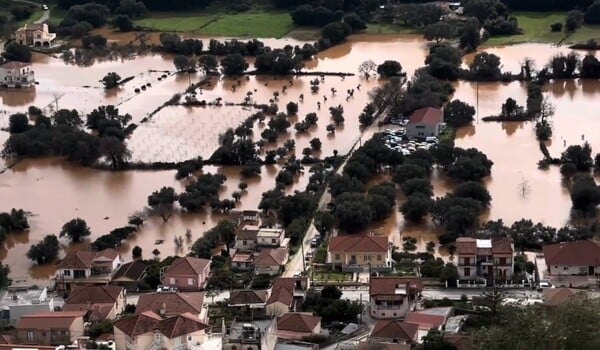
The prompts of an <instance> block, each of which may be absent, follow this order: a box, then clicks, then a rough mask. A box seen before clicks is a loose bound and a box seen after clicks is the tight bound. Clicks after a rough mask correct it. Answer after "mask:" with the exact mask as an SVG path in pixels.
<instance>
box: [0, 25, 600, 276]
mask: <svg viewBox="0 0 600 350" xmlns="http://www.w3.org/2000/svg"><path fill="white" fill-rule="evenodd" d="M123 40H125V39H123ZM288 43H291V44H294V43H295V42H294V41H290V40H286V41H276V40H269V41H267V42H266V44H267V45H271V46H273V47H279V46H283V45H286V44H288ZM483 50H486V51H489V52H493V53H495V54H497V55H499V56H500V57H501V58H502V61H503V63H504V66H505V69H509V70H512V71H518V63H519V62H521V61H522V59H523V58H524V56H523V55H525V54H527V53H531V54H535V57H532V58H534V60H536V61H537V66H538V67H541V66H543V64H545V63H546V62H547V60H548V59H549V58H550V57H551V56H552V55H554V54H555V53H557V52H565V49H564V48H558V49H557V48H553V47H550V46H546V45H537V44H531V45H529V44H528V45H516V46H510V47H498V48H484V49H483ZM426 53H427V43H426V42H425V41H423V40H422V39H421V38H420V37H418V36H372V35H357V36H353V37H351V38H350V40H348V42H346V43H344V44H342V45H339V46H336V47H334V48H332V49H329V50H326V51H324V52H322V53H320V54H319V55H318V56H317V57H316V58H315V59H314V60H312V61H309V62H307V63H306V69H307V70H311V71H330V72H339V71H343V72H350V73H356V71H357V67H358V65H359V64H360V63H361V62H362V61H364V60H366V59H372V60H374V61H375V62H377V63H381V62H383V61H384V60H386V59H394V60H398V61H400V62H401V64H402V66H403V69H404V70H405V71H406V72H408V74H409V75H411V74H412V73H413V72H414V70H415V69H416V68H418V67H420V66H422V65H423V64H424V59H425V56H426ZM469 59H470V57H469V56H467V57H465V62H468V60H469ZM173 70H174V69H173V64H172V57H170V56H168V55H167V56H161V55H148V56H140V57H136V58H135V59H131V60H121V59H119V60H115V61H103V62H98V63H95V64H94V65H92V66H90V67H78V66H74V65H70V64H65V63H64V62H63V61H62V60H61V59H60V58H58V57H48V56H38V55H35V60H34V71H35V72H36V78H37V80H38V81H39V82H40V84H39V85H38V86H37V87H36V89H35V90H29V91H27V90H21V91H6V90H3V91H0V99H1V101H2V110H3V113H2V114H0V120H1V122H0V125H1V126H3V127H4V126H6V123H7V119H8V115H10V114H11V113H14V112H17V111H24V110H26V108H27V107H28V106H30V105H36V106H40V107H46V108H47V109H48V110H50V109H55V108H56V107H57V106H58V108H74V109H77V110H78V111H80V112H82V113H88V112H90V111H91V110H92V109H93V108H95V107H96V106H98V105H102V104H115V105H118V106H119V108H120V109H121V111H123V112H127V113H130V114H132V115H133V116H134V121H135V122H139V121H141V120H142V119H143V118H144V117H146V116H148V115H149V114H150V113H151V112H152V111H154V110H155V109H156V108H157V107H158V106H160V105H161V104H162V103H164V102H165V101H166V100H168V99H169V98H170V97H171V96H173V95H174V94H175V93H178V92H182V91H184V90H185V89H186V87H187V86H188V84H189V82H190V81H191V82H195V81H198V80H199V79H201V78H202V77H200V76H197V75H190V76H188V75H173V74H171V72H172V71H173ZM111 71H115V72H117V73H119V74H120V75H121V76H134V79H133V80H132V81H130V82H129V83H127V84H125V85H124V86H122V87H120V88H118V89H116V90H113V91H109V92H106V91H104V90H103V89H102V87H101V84H100V83H99V80H100V79H101V78H102V77H103V76H104V75H105V74H106V73H108V72H111ZM168 71H171V72H168ZM167 72H168V73H167ZM159 78H160V80H159ZM311 79H314V77H278V78H277V79H275V77H269V76H252V77H249V78H248V79H247V80H246V79H245V78H244V79H241V80H240V81H239V82H238V81H237V80H234V79H221V80H215V81H213V82H212V83H211V85H210V86H207V87H206V88H204V89H203V97H202V98H203V99H206V100H207V101H212V100H214V99H216V98H218V97H221V98H222V99H223V100H224V101H228V102H233V103H239V102H242V101H243V99H244V97H246V95H247V93H248V92H251V93H252V97H253V99H254V100H255V101H256V102H259V103H267V102H268V101H269V100H270V99H273V98H274V95H273V93H274V92H275V91H277V92H278V93H279V97H278V98H277V101H276V102H277V104H278V105H279V109H280V111H281V110H285V105H286V104H287V103H288V102H290V101H293V102H298V101H299V97H300V94H303V95H304V102H303V103H299V113H298V116H297V117H292V119H291V120H290V121H291V122H292V125H293V124H294V123H295V122H296V121H299V120H301V119H303V117H304V115H305V114H307V113H309V112H316V113H317V114H318V117H319V121H318V125H317V126H315V127H313V128H312V129H311V130H309V132H308V133H305V134H296V133H295V130H293V127H292V128H290V129H289V132H288V134H287V135H284V136H282V137H280V138H279V140H278V143H277V144H278V145H281V144H283V142H285V140H287V139H290V138H291V139H294V140H295V141H296V154H297V155H298V156H300V155H301V152H302V149H303V148H304V147H308V145H309V141H310V140H311V139H312V138H313V137H319V138H320V139H321V141H322V143H323V148H322V151H321V154H322V155H323V156H326V155H330V154H331V153H332V152H333V150H338V151H339V152H340V153H341V154H344V153H345V152H347V151H348V149H349V148H350V146H351V145H352V144H353V143H354V142H356V140H357V138H358V136H359V134H360V131H359V126H358V120H357V119H358V118H357V117H358V115H359V114H360V112H361V110H362V108H363V106H364V105H365V103H366V102H367V100H368V95H367V91H368V90H370V89H372V88H373V87H376V86H378V85H379V84H380V82H378V81H375V80H371V81H365V80H363V79H362V78H360V77H358V76H352V77H346V78H344V79H342V78H340V77H326V78H325V80H324V81H323V82H322V84H321V87H320V91H319V93H317V94H311V92H310V83H309V81H310V80H311ZM148 83H150V86H149V87H148V88H147V89H146V90H145V91H143V92H141V93H139V94H137V93H135V92H134V89H135V88H136V87H140V86H142V85H147V84H148ZM359 84H360V91H359V90H358V86H359ZM234 86H235V90H234ZM284 86H286V88H285V89H284ZM455 87H456V93H455V95H454V98H459V99H461V100H463V101H466V102H468V103H470V104H472V105H474V106H475V105H477V107H478V116H479V117H483V116H485V115H489V114H494V113H497V112H498V111H499V110H500V106H501V104H502V103H503V102H504V100H505V99H506V98H507V97H513V98H515V99H516V100H517V101H518V102H519V103H521V104H523V103H524V102H525V98H526V92H525V87H524V86H523V85H521V84H520V83H510V84H501V83H493V84H479V86H477V84H474V83H463V82H459V83H457V84H456V85H455ZM332 88H334V89H336V90H337V93H336V94H332V92H331V89H332ZM348 89H355V93H354V97H353V98H351V99H348V100H346V91H347V90H348ZM477 94H479V97H478V98H477ZM546 94H548V96H550V98H551V101H552V102H553V103H554V105H555V106H556V114H555V116H554V117H553V120H552V122H553V126H554V136H553V139H552V140H551V141H549V142H548V146H549V149H550V152H551V153H553V155H555V156H558V155H559V154H560V152H562V150H563V142H562V140H567V145H569V144H575V143H578V142H580V141H579V140H580V138H581V134H582V133H585V130H598V129H597V127H598V126H600V125H598V124H600V112H595V110H597V109H594V108H593V103H594V102H593V101H594V100H595V99H597V98H598V97H599V94H600V84H599V83H598V82H597V81H570V82H553V83H552V84H549V85H548V86H547V88H546ZM324 97H326V98H327V101H325V98H324ZM317 102H320V103H321V105H322V106H321V109H320V110H319V109H318V103H317ZM338 104H341V105H342V106H343V107H344V112H345V113H344V116H345V118H346V122H345V123H344V126H343V128H341V129H339V130H337V131H336V133H335V134H334V135H329V134H328V133H327V132H326V130H325V127H326V125H327V124H329V123H330V122H331V121H330V118H329V111H328V108H329V107H331V106H336V105H338ZM251 113H253V111H252V110H247V109H243V108H240V107H207V108H196V107H195V108H189V107H188V108H186V107H182V106H172V107H167V108H164V109H162V110H161V111H160V112H159V113H157V114H156V115H154V116H153V118H152V119H151V121H150V122H148V123H143V124H140V127H139V128H138V130H136V132H134V134H133V136H132V137H131V139H130V140H129V146H130V149H131V150H132V153H133V158H134V160H135V159H137V160H143V161H148V160H181V159H186V158H191V157H190V155H192V156H198V155H201V156H202V157H204V158H207V157H209V156H210V154H212V152H213V151H214V150H215V149H216V147H217V146H218V135H219V134H220V133H221V132H223V131H224V130H225V129H226V128H228V127H235V126H237V125H238V124H239V123H240V122H241V121H243V120H244V119H245V118H246V117H247V116H249V115H250V114H251ZM294 118H295V119H294ZM296 119H297V120H296ZM264 127H265V126H264V125H259V124H257V125H255V129H254V137H255V138H256V137H259V136H258V135H260V131H261V130H262V129H263V128H264ZM585 136H586V140H588V141H589V142H590V144H591V145H592V147H593V148H594V149H596V150H598V149H600V148H599V146H600V139H598V138H600V136H598V134H597V133H595V134H591V133H590V134H589V135H585ZM7 137H8V134H7V133H6V132H0V141H2V142H4V141H5V140H6V138H7ZM456 144H457V146H459V147H476V148H478V149H480V150H482V151H483V152H484V153H486V154H487V155H488V157H489V158H490V159H491V160H493V161H494V167H493V169H492V176H491V177H490V178H489V179H486V181H485V183H486V186H487V187H488V189H489V191H490V194H491V195H492V198H493V200H492V205H491V207H490V209H489V210H488V211H487V212H486V213H485V214H484V216H485V218H484V219H499V218H501V219H503V220H504V221H505V223H507V224H510V223H512V222H513V221H515V220H518V219H520V218H522V217H525V218H530V219H532V220H534V221H540V222H544V223H545V224H547V225H552V226H561V225H563V224H565V223H566V222H567V221H568V217H569V210H570V204H571V203H570V199H569V196H568V189H566V188H565V187H564V186H563V185H562V183H561V181H560V174H559V172H558V169H553V168H551V169H550V170H548V171H540V170H538V169H537V166H536V163H537V161H538V160H539V159H541V153H540V151H539V147H538V145H537V142H536V141H535V134H534V131H533V125H532V124H531V123H484V122H480V121H476V122H474V123H473V125H472V126H469V127H465V128H462V129H460V130H458V131H457V140H456ZM269 147H275V146H269ZM267 148H268V147H267ZM517 155H518V156H517ZM203 171H204V172H212V173H215V172H218V173H223V174H225V175H226V176H227V178H228V181H227V183H226V186H225V188H224V189H223V190H222V194H221V197H222V198H229V197H230V196H231V193H232V192H233V191H234V190H236V189H237V184H238V183H239V182H240V181H241V179H240V176H239V169H238V168H235V167H219V168H214V167H204V169H203ZM277 171H278V166H277V165H274V166H270V167H263V171H262V174H261V177H260V179H255V180H250V181H249V188H248V193H247V194H245V195H244V196H243V197H242V200H241V204H240V205H239V207H238V208H240V209H254V208H256V207H257V205H258V202H259V201H260V198H261V194H262V193H263V192H264V191H266V190H269V189H271V188H273V187H274V182H275V180H274V179H275V176H276V174H277ZM305 174H308V172H307V171H305ZM307 180H308V176H307V175H305V176H300V177H299V178H298V179H297V183H295V184H294V185H293V186H290V187H289V188H288V192H290V193H291V192H292V191H293V190H302V189H304V187H305V185H306V182H307ZM433 185H434V192H435V195H436V196H442V195H444V194H445V193H446V192H448V191H449V190H451V189H452V186H453V184H452V183H451V182H450V181H448V179H445V178H443V177H442V176H439V175H437V174H436V175H434V177H433ZM162 186H173V187H174V188H175V189H176V190H177V191H180V190H182V189H183V184H182V183H181V182H179V181H176V180H175V179H174V171H125V172H114V173H113V172H104V171H99V170H93V169H89V168H82V167H78V166H74V165H72V164H68V163H66V162H64V161H62V160H60V159H44V160H27V161H23V162H20V163H19V164H18V165H17V166H15V167H14V168H12V169H9V170H7V171H6V172H5V173H3V174H0V210H8V209H10V208H12V207H16V208H24V209H26V210H28V211H31V212H32V213H33V216H32V217H31V218H30V225H31V230H30V231H29V232H28V233H23V234H14V235H8V238H7V240H6V242H5V243H4V247H2V248H1V249H0V259H1V260H2V261H3V263H4V264H9V265H10V267H11V276H12V277H13V278H30V279H33V280H35V281H36V283H44V282H45V281H47V280H48V278H49V277H50V276H52V275H53V273H54V269H55V267H54V265H52V264H50V265H46V266H41V267H38V266H36V265H34V264H32V263H31V262H30V261H28V260H26V258H25V256H24V255H25V252H26V251H27V250H28V249H29V246H30V245H31V244H33V243H37V242H38V241H39V240H40V239H42V238H43V237H44V236H45V235H46V234H50V233H54V234H57V233H58V231H59V230H60V227H61V226H62V224H64V223H65V222H66V221H68V220H70V219H72V218H74V217H81V218H83V219H85V220H86V221H87V222H88V224H89V225H90V227H91V229H92V236H91V237H90V238H89V240H88V241H86V242H83V243H82V244H79V245H70V246H69V245H68V244H67V242H66V241H62V240H61V243H62V244H63V245H64V251H70V250H75V249H86V248H87V246H89V241H90V240H94V239H95V238H97V237H98V236H101V235H103V234H106V233H108V232H109V231H110V230H111V229H114V228H116V227H120V226H123V225H125V224H126V223H127V217H128V216H129V215H131V214H132V213H133V212H135V211H137V210H140V209H142V208H143V207H144V206H145V204H146V199H147V196H148V195H149V194H150V193H151V192H152V191H154V190H156V189H158V188H160V187H162ZM523 188H525V189H526V191H523ZM402 200H403V199H402V197H401V196H400V197H399V200H398V201H399V203H401V201H402ZM220 218H221V217H220V216H218V215H210V214H209V213H200V214H183V213H178V214H176V215H174V216H173V217H172V218H171V219H170V220H169V221H168V222H167V223H166V224H165V223H163V222H162V220H161V219H160V218H151V219H149V220H148V221H147V222H146V223H145V224H144V226H143V227H142V228H141V230H140V231H139V232H138V233H137V234H136V236H135V237H133V238H132V239H130V240H128V241H127V242H125V243H124V245H123V246H122V247H121V248H120V250H121V252H122V253H123V254H124V256H125V257H127V258H128V255H129V254H130V251H131V248H132V247H133V246H135V245H139V246H141V247H142V248H143V254H144V256H145V257H150V256H151V251H152V250H154V249H155V248H157V249H159V250H160V251H161V256H167V255H172V254H175V253H178V254H185V253H186V252H187V250H188V248H189V246H190V244H191V243H192V242H193V240H195V239H197V238H198V237H200V236H201V235H202V234H203V233H204V232H205V231H206V230H208V229H210V228H211V227H212V226H213V225H214V224H215V223H216V222H217V221H218V220H219V219H220ZM372 228H373V229H374V230H376V231H379V232H381V233H384V234H388V235H390V237H391V238H392V240H393V241H394V242H395V244H396V245H398V246H401V236H402V235H408V236H413V237H416V238H418V246H419V247H420V250H421V249H422V250H424V246H425V244H426V243H427V242H429V241H434V242H436V241H437V233H438V232H437V229H436V228H435V227H434V226H433V225H431V224H424V225H420V226H411V225H407V224H405V223H404V221H403V218H402V215H401V214H400V213H398V212H396V213H394V214H393V215H392V216H391V217H390V218H388V219H387V220H385V221H384V222H382V223H377V224H375V225H373V227H372ZM187 229H190V230H191V232H192V236H193V238H192V242H186V243H185V244H184V247H183V251H176V248H175V244H174V243H173V240H174V238H175V237H178V236H183V235H184V234H185V232H186V230H187ZM160 239H162V240H164V243H163V244H161V245H155V244H154V242H155V241H156V240H160ZM63 254H64V252H63Z"/></svg>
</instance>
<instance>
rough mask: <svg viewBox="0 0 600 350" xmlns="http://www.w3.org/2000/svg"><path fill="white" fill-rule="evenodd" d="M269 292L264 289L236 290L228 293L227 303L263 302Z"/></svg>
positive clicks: (265, 300)
mask: <svg viewBox="0 0 600 350" xmlns="http://www.w3.org/2000/svg"><path fill="white" fill-rule="evenodd" d="M268 295H269V293H267V291H266V290H236V291H232V292H231V294H230V295H229V305H247V304H263V303H266V302H267V297H268Z"/></svg>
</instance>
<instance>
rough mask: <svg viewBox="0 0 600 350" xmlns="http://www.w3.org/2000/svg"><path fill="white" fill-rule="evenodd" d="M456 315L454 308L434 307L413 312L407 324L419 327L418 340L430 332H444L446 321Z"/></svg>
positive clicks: (407, 318) (408, 317)
mask: <svg viewBox="0 0 600 350" xmlns="http://www.w3.org/2000/svg"><path fill="white" fill-rule="evenodd" d="M453 314H454V308H453V307H433V308H429V309H424V310H417V311H413V312H411V313H410V314H409V315H408V316H407V317H406V319H405V320H404V321H405V322H408V323H412V324H415V325H417V328H418V332H417V339H418V340H419V341H421V339H422V338H423V337H424V336H426V335H427V333H429V331H430V330H438V331H442V330H444V326H445V325H446V321H448V318H449V317H451V316H452V315H453Z"/></svg>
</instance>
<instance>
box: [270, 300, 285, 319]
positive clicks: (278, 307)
mask: <svg viewBox="0 0 600 350" xmlns="http://www.w3.org/2000/svg"><path fill="white" fill-rule="evenodd" d="M266 310H267V315H269V316H274V317H279V316H283V315H284V314H287V313H288V312H290V308H289V307H288V306H287V305H283V304H282V303H280V302H276V303H273V304H270V305H267V307H266Z"/></svg>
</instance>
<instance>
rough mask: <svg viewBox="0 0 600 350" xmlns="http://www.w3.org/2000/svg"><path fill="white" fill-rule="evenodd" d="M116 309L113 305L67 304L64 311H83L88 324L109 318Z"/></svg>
mask: <svg viewBox="0 0 600 350" xmlns="http://www.w3.org/2000/svg"><path fill="white" fill-rule="evenodd" d="M114 307H115V304H113V303H93V304H65V305H64V306H63V311H83V312H85V313H86V315H85V320H86V321H87V322H99V321H103V320H105V319H106V318H108V315H109V314H110V312H111V311H112V310H113V308H114Z"/></svg>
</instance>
